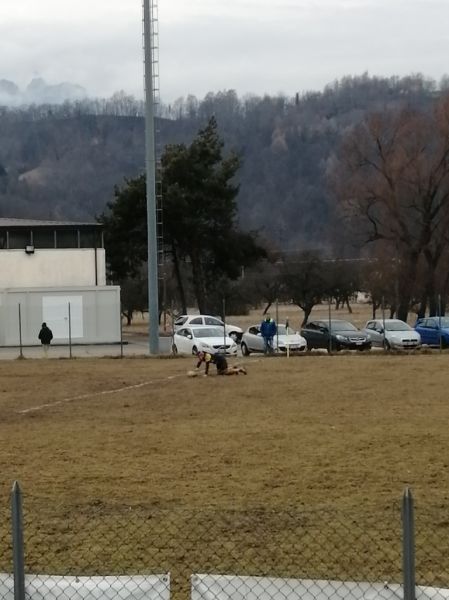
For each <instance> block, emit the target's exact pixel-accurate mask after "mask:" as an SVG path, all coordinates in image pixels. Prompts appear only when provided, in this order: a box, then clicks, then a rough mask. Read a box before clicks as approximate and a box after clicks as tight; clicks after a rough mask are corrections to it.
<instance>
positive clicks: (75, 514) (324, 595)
mask: <svg viewBox="0 0 449 600" xmlns="http://www.w3.org/2000/svg"><path fill="white" fill-rule="evenodd" d="M11 497H12V501H11V505H12V507H13V510H12V515H13V516H12V517H11V516H10V515H8V512H9V511H8V510H7V509H3V510H2V512H1V513H0V515H1V517H2V527H1V529H0V571H3V572H5V573H10V574H11V573H13V574H14V577H13V579H14V599H15V600H24V598H25V592H26V589H28V587H27V586H30V585H32V584H33V582H34V583H36V582H37V583H39V585H41V586H42V585H43V584H42V581H41V579H39V577H41V576H42V575H44V574H47V575H52V576H53V577H55V576H57V577H59V578H60V579H58V581H59V582H60V583H58V584H57V585H56V584H55V586H54V587H53V588H52V590H51V597H52V598H59V597H60V598H64V599H65V598H70V594H69V593H67V589H66V588H67V582H68V581H71V579H70V578H71V577H72V578H73V577H75V578H79V577H90V578H93V579H92V582H94V583H92V585H94V586H95V585H96V586H99V589H98V590H97V593H95V594H93V597H95V598H97V597H103V595H104V594H103V592H104V588H105V586H106V587H108V585H109V584H108V581H109V582H110V581H111V579H110V578H111V577H113V578H114V577H115V580H114V581H115V582H116V584H115V587H114V586H112V587H110V586H109V592H108V593H107V594H106V596H107V597H108V598H111V597H114V594H116V596H117V600H119V599H120V600H124V598H125V597H126V594H125V593H124V591H123V590H122V589H121V587H120V585H121V583H120V582H122V579H121V578H122V577H123V576H131V575H132V576H149V575H154V574H170V576H169V579H170V584H169V587H170V596H171V597H173V598H179V599H181V598H182V599H185V600H187V599H188V598H190V597H191V593H193V590H194V588H195V590H196V592H195V593H196V596H198V590H197V588H198V585H199V584H198V581H200V580H199V579H198V577H200V578H201V577H202V575H201V574H212V575H223V576H234V577H233V579H232V582H233V583H232V585H231V583H229V581H228V580H226V581H228V583H227V584H226V585H227V588H228V587H229V586H231V589H234V590H235V594H233V597H234V596H235V597H236V598H242V597H243V596H245V597H246V596H248V593H249V592H248V585H249V583H248V582H254V581H256V580H257V585H256V584H254V583H251V585H252V586H253V587H254V586H255V588H254V589H252V591H251V595H254V594H255V593H256V591H257V590H256V588H257V589H259V591H260V594H259V596H260V598H261V599H262V598H265V597H267V594H269V591H268V588H267V586H268V587H269V588H270V589H274V587H275V588H276V590H277V591H276V596H275V597H276V599H277V600H294V599H295V598H296V597H297V595H298V593H299V592H298V590H299V589H301V590H304V589H305V588H304V586H306V588H307V590H308V593H307V598H308V599H310V600H313V599H314V598H316V600H324V599H328V598H330V597H331V596H332V597H335V598H343V597H345V598H346V597H348V598H350V599H351V600H359V599H361V598H366V597H371V592H373V593H374V592H375V590H376V589H377V588H375V587H372V588H369V587H368V588H367V585H368V584H373V585H374V584H376V585H379V583H381V584H382V585H387V586H390V588H389V593H392V594H393V595H394V596H395V597H400V598H403V599H404V600H414V599H415V597H416V596H417V590H416V586H417V585H419V586H436V587H439V588H445V587H449V551H448V550H449V520H448V519H446V517H445V516H444V513H443V511H442V510H441V509H427V510H421V509H419V510H418V509H415V507H414V502H413V497H412V495H411V493H410V491H409V490H406V491H405V493H404V496H403V499H402V506H401V503H400V502H398V503H397V505H394V506H392V507H390V508H389V509H388V510H385V509H384V510H379V509H374V508H370V507H362V509H361V510H360V511H359V512H357V513H355V512H354V511H353V510H352V511H348V512H345V511H342V510H336V509H329V508H320V509H317V510H301V509H296V508H295V509H290V510H271V509H258V510H254V509H251V510H222V509H212V508H209V509H198V510H187V509H179V508H174V509H160V508H158V507H154V506H146V505H142V504H139V505H132V506H122V505H111V504H104V503H102V502H100V501H96V502H92V503H90V504H82V505H80V506H79V507H74V508H72V509H71V510H70V511H67V509H65V510H60V509H59V508H58V506H57V505H54V504H52V503H51V502H48V503H47V504H45V505H44V506H43V505H42V501H41V500H39V499H37V498H33V497H32V496H25V499H24V510H23V518H22V497H21V492H20V487H19V486H18V484H17V483H16V484H14V487H13V491H12V496H11ZM22 532H23V533H22ZM415 532H416V538H415ZM22 538H23V539H22ZM21 557H22V558H21ZM25 573H26V575H25ZM194 574H197V575H195V577H196V578H195V579H193V580H191V577H192V576H193V575H194ZM98 577H102V578H103V579H100V580H99V579H98ZM254 578H256V579H254ZM257 578H268V579H257ZM273 578H276V579H277V580H278V579H282V580H283V581H282V582H281V585H278V586H277V587H276V586H274V587H273V585H274V584H273ZM296 580H301V584H300V588H298V585H299V584H298V583H291V582H292V581H296ZM64 581H65V583H66V588H64V590H65V591H64V590H63V588H62V587H60V586H61V585H62V584H61V582H64ZM142 581H145V582H146V584H145V585H148V581H147V580H146V579H144V580H142ZM161 581H166V580H159V579H158V582H159V583H158V585H157V586H156V585H155V587H154V589H155V590H156V589H157V590H159V591H160V589H161V588H160V585H161ZM192 581H194V582H196V583H195V585H194V584H193V583H192ZM266 581H268V582H271V583H266ZM95 582H96V583H95ZM99 582H101V584H100V583H99ZM205 582H209V579H208V578H207V577H205V578H204V579H201V586H202V588H201V589H203V588H204V586H205V585H206V583H205ZM236 582H237V583H236ZM264 582H265V583H264ZM304 582H309V583H304ZM320 582H321V583H320ZM322 582H325V583H322ZM348 582H349V583H348ZM164 585H165V586H166V588H168V583H165V584H164ZM217 585H218V587H220V585H221V584H220V585H219V584H217V582H216V581H215V582H214V584H213V585H212V584H210V586H211V587H210V589H208V590H207V592H208V593H207V594H206V596H207V598H209V599H210V600H217V598H218V596H217V592H216V589H217ZM158 586H159V587H158ZM195 586H196V587H195ZM201 586H200V587H201ZM261 586H262V587H261ZM264 586H265V587H264ZM35 587H36V586H35ZM100 588H101V590H103V592H101V590H100ZM262 588H263V593H262ZM33 589H35V588H33ZM142 589H143V588H142ZM220 589H221V588H220ZM382 589H383V588H382ZM385 589H387V588H385ZM1 590H3V591H4V593H3V597H4V598H5V600H6V596H7V597H8V600H9V599H10V598H12V595H11V590H9V591H8V593H7V594H6V592H5V586H4V585H3V586H2V585H1V583H0V599H2V593H1ZM58 590H59V592H60V593H59V594H58ZM367 590H368V591H369V590H371V592H370V593H368V591H367ZM100 592H101V593H100ZM330 592H332V594H331V593H330ZM157 593H158V594H159V592H157ZM226 593H227V592H226ZM226 593H225V592H224V591H223V589H222V592H221V593H220V594H219V597H220V599H221V598H224V597H226ZM223 594H224V596H223ZM301 594H302V592H301ZM45 595H46V594H44V596H45ZM47 595H48V594H47ZM72 595H73V597H75V596H76V594H75V592H73V590H72ZM90 595H92V594H90ZM137 595H139V594H137ZM378 595H379V593H378V592H376V596H378ZM380 595H381V596H382V594H380ZM27 596H29V594H28V592H27ZM150 596H151V594H150ZM256 596H257V594H256ZM439 596H441V600H443V594H442V592H441V590H436V591H434V593H433V598H434V600H440V598H439ZM444 596H446V595H445V594H444ZM153 597H154V594H153ZM270 597H271V596H270ZM273 597H274V596H273ZM384 597H385V598H387V597H388V598H389V597H390V596H388V594H386V595H384ZM446 598H447V596H446ZM159 600H162V598H159Z"/></svg>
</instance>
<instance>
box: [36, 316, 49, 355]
mask: <svg viewBox="0 0 449 600" xmlns="http://www.w3.org/2000/svg"><path fill="white" fill-rule="evenodd" d="M38 337H39V339H40V341H41V344H42V347H43V349H44V353H45V356H47V354H48V349H49V347H50V342H51V340H52V339H53V333H52V331H51V329H50V328H49V327H47V323H42V327H41V330H40V331H39V336H38Z"/></svg>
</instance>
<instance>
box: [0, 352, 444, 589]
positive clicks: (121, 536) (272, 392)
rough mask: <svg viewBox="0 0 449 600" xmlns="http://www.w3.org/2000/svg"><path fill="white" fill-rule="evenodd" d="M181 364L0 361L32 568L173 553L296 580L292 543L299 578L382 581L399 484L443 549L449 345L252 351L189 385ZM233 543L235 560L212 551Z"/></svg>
mask: <svg viewBox="0 0 449 600" xmlns="http://www.w3.org/2000/svg"><path fill="white" fill-rule="evenodd" d="M193 362H194V361H193V358H184V359H183V358H176V359H173V358H167V359H149V358H146V359H145V358H141V359H140V358H136V359H123V360H120V359H115V360H114V359H76V360H72V361H70V360H51V359H50V360H15V361H4V362H2V363H0V423H1V425H0V428H1V436H0V449H1V452H0V469H1V473H2V477H1V483H0V485H1V497H2V498H3V502H2V507H3V509H2V515H3V514H4V515H5V519H6V515H7V514H8V510H7V503H8V494H9V491H10V487H11V484H12V482H13V480H16V479H17V480H19V481H20V482H21V485H22V488H23V491H24V498H25V502H24V507H25V518H26V522H27V535H28V539H29V540H30V542H29V544H28V558H27V561H28V563H27V564H28V565H29V567H30V568H31V569H34V570H41V571H45V570H47V572H48V569H52V570H53V572H68V571H74V570H75V571H76V570H77V568H78V569H79V570H81V572H101V571H102V570H103V571H104V570H105V569H106V570H108V571H109V572H110V571H111V570H112V571H114V572H117V571H118V572H123V570H127V571H135V570H136V569H140V570H143V571H145V570H146V569H149V568H168V569H170V570H172V571H173V568H174V567H173V561H174V562H176V564H178V565H179V564H181V563H182V562H183V561H185V560H186V556H187V557H188V558H189V561H190V563H189V567H188V568H194V567H193V564H195V565H198V569H201V570H205V569H215V570H221V571H222V572H236V569H239V572H242V570H243V571H246V572H250V573H252V574H257V573H262V574H263V573H267V572H269V573H272V574H278V575H281V574H282V575H294V576H297V575H298V567H297V563H296V562H294V561H293V558H292V557H293V555H295V556H296V558H295V560H296V559H297V557H298V556H299V555H300V552H299V546H298V544H299V541H298V540H300V541H301V544H300V545H301V548H302V551H303V550H304V548H307V549H308V550H309V553H308V554H307V561H308V562H307V569H306V570H304V569H303V571H302V573H303V574H306V575H307V576H323V577H328V576H334V577H336V578H338V577H352V578H356V577H357V576H362V577H365V578H366V577H374V578H376V579H378V580H379V578H381V580H382V579H387V578H388V576H389V575H390V576H391V577H393V578H395V577H398V575H397V573H398V572H399V570H400V553H399V549H400V514H399V502H400V497H401V494H402V491H403V488H404V487H405V486H411V488H412V489H413V492H414V495H415V497H416V499H417V505H418V512H419V510H421V511H422V514H423V515H430V516H429V519H428V520H427V521H426V529H425V531H423V534H425V539H427V544H431V546H430V547H431V548H434V547H435V540H436V539H437V538H438V539H439V542H440V543H439V545H438V549H439V550H440V549H441V557H440V558H442V557H443V556H444V557H447V556H448V553H447V552H446V551H443V549H444V548H446V549H447V546H448V542H447V538H448V523H447V519H446V517H445V516H444V514H445V513H447V509H448V508H449V498H448V496H449V468H448V464H449V454H448V440H449V432H448V421H449V398H448V393H447V389H448V385H447V381H448V376H449V375H448V373H449V370H448V367H449V354H446V353H443V354H439V353H432V354H415V355H384V354H383V353H371V354H365V353H364V354H341V355H337V356H328V355H326V354H323V355H318V354H317V355H310V356H301V357H291V358H289V359H287V358H285V357H273V358H264V357H252V356H251V357H250V358H249V359H245V361H244V363H245V364H246V366H247V367H248V372H249V373H248V375H247V376H243V375H242V376H239V377H217V376H215V374H214V375H213V376H210V377H209V378H203V377H198V378H194V379H189V378H187V377H186V371H187V370H188V369H191V368H192V365H193ZM240 362H243V361H242V359H240ZM211 515H212V517H211ZM217 515H220V518H218V517H217ZM423 518H424V517H423ZM5 519H2V521H3V522H4V525H3V526H0V545H1V546H4V545H7V544H8V539H9V538H8V535H9V534H8V527H7V525H6V524H5ZM208 519H211V520H208ZM426 519H427V517H426ZM424 520H425V519H424ZM211 522H213V523H214V525H213V527H212V525H205V523H211ZM423 522H424V521H423ZM320 523H325V529H326V531H324V532H323V531H322V528H320V527H321V526H320ZM186 524H188V525H189V527H190V536H191V537H190V538H188V536H187V537H186V534H185V526H186ZM371 528H373V529H372V530H371ZM318 529H319V532H320V533H318ZM149 530H151V535H150V533H149ZM231 530H232V532H233V533H232V534H231V533H230V532H231ZM193 531H196V534H195V535H196V538H195V539H196V542H194V540H193V538H194V537H195V536H194V534H193ZM182 532H183V533H182ZM242 532H245V535H249V534H251V535H252V534H254V533H255V532H256V533H257V534H258V537H257V540H255V539H254V537H251V539H250V540H248V539H246V538H243V537H241V536H242V535H243V533H242ZM192 536H193V537H192ZM226 536H229V539H228V537H226ZM434 536H436V537H434ZM224 538H226V539H227V540H228V541H226V542H223V541H222V540H223V539H224ZM92 539H96V540H97V541H96V543H95V544H93V542H92ZM180 539H181V540H182V541H179V540H180ZM325 539H326V541H324V540H325ZM330 539H332V540H333V542H334V546H335V548H339V547H340V545H341V544H343V543H344V544H345V548H346V550H345V552H342V551H341V549H340V550H334V552H330V551H329V548H330V545H329V544H331V543H330V541H329V540H330ZM174 540H175V541H174ZM176 540H177V541H176ZM186 540H187V541H186ZM199 540H200V541H201V545H202V547H203V552H204V550H205V548H206V549H207V560H205V557H204V554H201V555H198V552H199V549H198V541H199ZM229 540H232V548H234V550H235V548H236V547H237V548H240V551H239V556H240V558H239V561H240V562H238V564H235V552H234V553H233V552H231V554H232V556H234V559H233V560H234V562H232V561H231V562H229V560H228V559H227V558H225V557H223V556H222V555H221V554H220V552H219V550H218V548H217V546H216V545H217V544H218V545H219V547H220V548H223V547H224V546H226V545H227V544H230V543H231V541H229ZM286 540H287V541H286ZM288 540H290V541H288ZM292 540H293V541H292ZM295 540H296V541H295ZM443 540H444V543H443ZM337 542H338V543H337ZM117 544H118V545H119V547H120V552H119V553H117V551H116V547H117ZM423 544H424V542H423ZM331 545H332V544H331ZM187 546H188V547H189V548H190V550H189V551H187V550H186V548H187ZM423 547H425V548H427V546H423ZM49 548H51V552H50V551H49ZM149 549H151V552H150V555H151V557H152V558H151V561H150V562H148V561H147V562H145V563H144V564H143V563H142V553H143V552H145V553H146V554H147V555H148V552H149ZM2 550H3V548H2ZM268 550H270V551H272V552H271V553H270V555H269V557H268V555H267V556H265V554H264V553H266V552H268ZM273 552H274V553H275V555H276V557H277V558H276V561H275V562H273V558H272V557H273ZM418 554H419V552H418ZM2 555H3V556H6V555H5V554H4V553H3V552H2ZM170 557H171V558H170ZM426 557H427V558H426V560H430V559H429V554H428V552H427V550H426ZM368 559H369V560H368ZM4 560H6V561H7V560H8V559H7V558H5V559H4ZM447 560H448V559H447V558H444V561H445V562H444V564H443V566H441V565H440V566H439V567H438V569H437V570H436V571H437V575H436V576H434V573H435V567H434V565H433V564H432V566H431V567H429V566H428V565H427V563H426V561H424V560H423V561H422V565H423V569H424V570H423V573H425V579H426V581H428V582H429V583H434V582H435V581H445V578H444V577H443V576H442V571H443V570H445V572H447V567H448V565H447V564H446V562H447ZM170 561H172V562H171V563H170ZM370 561H371V562H370ZM425 565H427V566H425ZM0 567H3V568H7V565H6V566H5V563H4V564H3V565H0ZM79 570H78V572H79ZM175 570H176V569H175ZM203 572H204V571H203Z"/></svg>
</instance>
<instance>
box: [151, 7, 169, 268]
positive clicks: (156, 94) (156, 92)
mask: <svg viewBox="0 0 449 600" xmlns="http://www.w3.org/2000/svg"><path fill="white" fill-rule="evenodd" d="M158 10H159V9H158V1H157V0H150V22H151V38H150V43H151V49H152V58H153V69H152V74H153V106H154V116H155V117H160V104H161V100H160V89H159V16H158ZM156 124H157V123H155V153H156V226H157V255H158V266H159V279H163V277H164V256H165V253H164V227H163V219H162V178H161V174H162V170H161V154H162V147H161V143H160V137H159V129H157V127H156Z"/></svg>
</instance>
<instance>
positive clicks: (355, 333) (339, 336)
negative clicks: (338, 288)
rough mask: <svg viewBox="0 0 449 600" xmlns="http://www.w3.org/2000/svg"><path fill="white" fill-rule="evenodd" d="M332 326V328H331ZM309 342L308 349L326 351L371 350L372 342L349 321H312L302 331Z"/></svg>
mask: <svg viewBox="0 0 449 600" xmlns="http://www.w3.org/2000/svg"><path fill="white" fill-rule="evenodd" d="M329 326H330V327H329ZM301 335H302V336H303V337H305V338H306V340H307V348H308V349H309V350H312V349H314V348H324V349H326V350H328V351H329V350H335V351H339V350H360V351H362V350H370V349H371V340H370V339H369V337H368V336H367V335H366V334H365V333H363V332H362V331H360V330H359V329H357V327H355V326H354V325H353V324H352V323H349V321H343V320H340V319H331V320H330V321H310V322H309V323H307V325H306V326H305V327H304V328H303V329H302V330H301Z"/></svg>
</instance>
